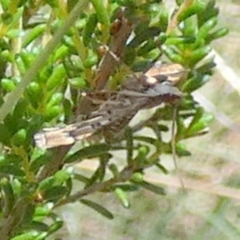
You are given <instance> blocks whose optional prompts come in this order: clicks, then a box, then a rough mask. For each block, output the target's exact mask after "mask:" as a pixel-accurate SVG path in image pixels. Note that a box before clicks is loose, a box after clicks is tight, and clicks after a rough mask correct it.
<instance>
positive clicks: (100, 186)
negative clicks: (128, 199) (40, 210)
mask: <svg viewBox="0 0 240 240" xmlns="http://www.w3.org/2000/svg"><path fill="white" fill-rule="evenodd" d="M135 170H136V169H133V168H125V169H123V170H122V172H121V173H120V174H119V176H117V177H113V178H111V179H109V180H107V181H104V182H101V183H95V184H93V185H91V186H90V187H88V188H86V189H83V190H81V191H78V192H76V193H75V194H73V195H71V196H69V197H68V198H66V199H63V200H60V201H59V203H57V204H56V205H55V206H54V208H56V207H59V206H61V205H65V204H67V203H71V202H76V201H77V200H79V199H80V198H82V197H84V196H86V195H89V194H91V193H94V192H99V191H103V190H106V189H108V188H109V187H112V186H113V184H114V183H118V182H126V181H127V180H129V179H130V178H131V176H132V174H133V173H134V171H135Z"/></svg>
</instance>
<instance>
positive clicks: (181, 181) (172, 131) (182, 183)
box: [171, 106, 186, 192]
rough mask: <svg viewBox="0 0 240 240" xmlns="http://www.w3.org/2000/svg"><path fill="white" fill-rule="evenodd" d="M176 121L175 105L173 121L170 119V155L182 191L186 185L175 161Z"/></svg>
mask: <svg viewBox="0 0 240 240" xmlns="http://www.w3.org/2000/svg"><path fill="white" fill-rule="evenodd" d="M176 122H177V106H175V107H174V108H173V121H172V129H171V148H172V156H173V163H174V167H175V169H176V172H177V175H178V178H179V181H180V184H181V187H182V190H183V192H185V191H186V187H185V185H184V182H183V178H182V172H181V169H180V168H179V167H178V163H177V154H176V140H175V130H176Z"/></svg>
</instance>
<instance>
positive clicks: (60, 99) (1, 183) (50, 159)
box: [0, 0, 227, 240]
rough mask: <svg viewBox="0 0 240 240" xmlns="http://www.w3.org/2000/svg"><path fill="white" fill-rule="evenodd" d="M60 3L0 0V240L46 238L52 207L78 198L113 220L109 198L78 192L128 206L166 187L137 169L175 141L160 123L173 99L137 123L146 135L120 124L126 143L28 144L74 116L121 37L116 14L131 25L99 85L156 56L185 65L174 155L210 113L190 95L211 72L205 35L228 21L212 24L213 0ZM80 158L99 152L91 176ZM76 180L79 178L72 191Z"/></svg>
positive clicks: (52, 224)
mask: <svg viewBox="0 0 240 240" xmlns="http://www.w3.org/2000/svg"><path fill="white" fill-rule="evenodd" d="M67 2H68V3H67V4H66V2H65V1H37V4H35V2H34V1H30V0H29V1H28V0H25V1H12V0H4V1H1V8H2V9H3V12H2V13H1V15H0V36H1V38H0V39H1V41H0V49H1V51H0V77H1V79H0V81H1V82H0V103H1V105H2V106H1V108H0V120H1V123H0V133H1V134H0V143H1V146H0V147H1V156H0V173H1V180H0V191H1V196H0V198H1V226H0V236H1V239H2V240H5V239H12V240H20V239H34V240H40V239H45V238H46V237H47V236H49V235H51V234H52V233H54V232H56V231H57V230H58V229H60V228H61V227H62V225H63V222H62V221H61V220H60V219H59V218H58V216H56V215H55V214H54V213H53V209H54V208H56V207H58V206H61V205H64V204H67V203H70V202H75V201H80V202H81V203H82V204H85V205H87V206H88V207H90V208H92V209H94V210H96V211H98V212H99V213H101V214H102V215H103V216H105V217H107V218H109V219H112V218H113V214H112V213H111V212H110V211H109V210H107V209H106V206H101V205H99V204H98V203H95V202H92V201H90V200H87V199H85V198H84V199H82V198H83V197H85V196H87V195H90V194H92V193H94V192H98V191H101V192H112V193H114V194H115V195H116V197H117V198H118V199H119V201H120V202H121V204H122V205H123V206H124V207H126V208H128V207H130V203H129V200H128V194H130V192H131V191H137V190H138V189H139V188H145V189H148V190H149V191H152V192H154V193H157V194H164V189H162V188H160V187H158V186H154V185H153V184H151V183H148V182H146V181H144V170H145V169H146V168H148V167H150V166H156V167H157V168H158V169H159V170H160V171H161V172H164V173H166V169H165V167H164V166H162V165H161V163H160V162H159V161H160V160H159V159H160V156H161V154H171V153H172V150H171V142H170V141H165V140H164V139H163V137H162V134H161V132H162V131H167V132H168V131H170V130H169V128H168V124H167V123H168V122H169V121H171V120H172V116H173V107H172V106H166V107H164V108H159V109H157V110H156V112H155V114H154V115H153V116H152V117H151V118H150V119H149V120H148V121H147V122H145V123H144V125H143V126H142V127H148V128H150V129H152V130H153V132H154V135H153V136H152V137H146V136H142V135H140V136H139V135H138V136H135V135H134V131H133V130H134V129H126V134H125V140H126V141H123V144H119V145H114V144H113V145H112V144H109V143H101V144H100V143H88V145H87V146H86V144H85V143H79V145H78V146H76V148H75V149H71V150H69V148H68V149H67V148H61V149H53V150H49V151H42V150H39V149H37V148H35V146H34V142H33V135H34V134H35V133H36V132H38V131H39V130H40V129H42V127H43V126H54V125H55V124H58V123H61V122H63V123H67V122H69V119H72V117H73V116H74V109H75V108H76V106H77V105H78V104H79V90H80V91H81V90H93V89H95V88H96V87H98V82H96V74H97V71H96V69H97V68H99V65H100V63H101V62H102V61H104V58H105V57H106V56H107V54H108V48H109V49H110V50H111V47H112V46H113V45H114V41H115V42H116V41H117V40H118V38H119V36H118V35H117V34H116V33H117V31H118V28H121V26H122V25H121V24H123V22H121V21H122V18H124V21H125V20H126V21H128V27H130V31H129V32H128V33H126V36H127V38H126V39H125V40H124V39H123V44H122V46H121V45H120V47H119V48H120V49H118V50H117V51H119V50H120V52H119V53H118V52H117V54H118V55H119V56H118V57H121V58H122V60H120V63H118V64H113V65H112V66H109V68H113V71H112V72H109V74H108V76H107V79H104V81H105V83H104V85H106V84H108V85H109V86H114V84H113V83H116V82H118V81H117V80H118V79H119V78H121V76H125V75H126V74H129V73H132V72H133V71H135V70H136V69H137V70H141V71H144V70H145V69H146V67H147V66H148V65H149V64H150V63H153V62H154V61H156V60H159V59H165V60H166V59H167V61H168V62H174V63H180V64H181V65H183V66H184V67H185V68H186V69H188V76H187V77H186V79H184V80H183V81H181V82H180V83H179V85H178V87H179V89H181V90H182V91H183V92H184V93H185V97H184V99H183V100H182V101H181V103H180V105H179V106H178V112H179V114H178V117H177V132H176V135H175V138H176V139H175V141H176V151H177V154H178V155H179V156H183V155H189V154H190V151H189V150H188V149H187V146H184V145H183V144H182V142H181V141H182V140H184V139H187V138H192V137H194V136H198V135H201V134H202V133H203V132H204V131H205V129H206V128H207V127H208V125H209V122H210V121H211V119H212V117H211V116H209V115H208V114H206V113H205V112H204V110H203V109H202V108H201V106H199V104H198V103H197V102H195V101H194V100H193V98H192V96H191V92H192V91H194V90H196V89H198V88H200V87H201V86H202V85H204V84H205V83H206V82H208V81H209V80H210V77H211V74H212V68H213V67H214V61H213V59H209V58H206V56H207V55H208V53H209V52H210V51H211V45H210V44H211V42H212V41H213V40H215V39H217V38H220V37H222V36H224V35H225V34H226V33H227V30H226V29H225V28H217V29H216V25H217V21H218V9H217V8H216V7H215V1H209V2H206V1H201V0H196V1H176V2H177V4H176V12H175V14H173V15H171V14H172V13H170V12H168V10H167V9H166V8H165V6H164V4H163V3H160V1H133V0H125V1H124V0H122V1H121V0H109V1H100V0H91V1H84V0H82V1H67ZM88 2H91V4H92V7H90V3H88ZM190 2H192V3H190ZM75 4H76V5H75ZM46 9H47V12H45V11H46ZM123 9H124V10H123ZM39 14H40V16H41V18H38V15H39ZM170 16H171V17H170ZM75 20H76V21H75ZM21 23H22V24H21ZM114 34H115V35H114ZM130 35H131V37H130ZM116 36H117V37H116ZM120 37H121V36H120ZM127 39H130V40H127ZM101 47H107V48H106V49H107V50H106V53H104V54H101V51H100V49H101ZM204 58H206V59H204ZM116 65H118V66H116ZM126 69H127V70H126ZM119 76H120V77H119ZM108 79H109V82H108V83H106V80H108ZM186 120H190V123H188V124H186ZM188 122H189V121H188ZM117 150H121V151H122V152H126V162H124V163H121V164H116V163H113V162H111V161H112V159H113V158H114V153H115V151H117ZM86 158H88V159H91V158H95V159H98V160H99V166H98V168H97V169H96V170H95V172H93V173H92V176H90V177H87V176H83V175H80V174H77V173H75V172H74V171H72V169H71V168H69V167H68V165H67V163H71V164H73V163H78V162H80V161H82V160H84V159H86ZM122 164H124V167H123V168H122ZM120 165H121V166H120ZM107 170H110V174H111V175H110V176H107ZM73 180H75V181H80V182H82V183H83V188H82V189H81V190H79V191H78V192H75V193H72V186H73ZM136 201H137V200H136Z"/></svg>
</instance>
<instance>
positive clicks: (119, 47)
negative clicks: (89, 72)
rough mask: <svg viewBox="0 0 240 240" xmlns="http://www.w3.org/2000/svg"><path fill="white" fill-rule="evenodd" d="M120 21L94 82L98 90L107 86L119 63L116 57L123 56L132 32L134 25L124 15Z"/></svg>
mask: <svg viewBox="0 0 240 240" xmlns="http://www.w3.org/2000/svg"><path fill="white" fill-rule="evenodd" d="M123 14H124V13H123ZM120 21H121V26H120V28H119V29H118V31H117V32H116V33H115V34H114V36H113V39H112V41H111V43H110V46H109V51H108V52H107V53H106V55H105V56H104V58H103V61H102V63H101V65H100V67H99V69H98V71H97V74H96V76H95V79H94V83H95V84H96V88H97V89H98V90H101V89H103V88H104V87H105V85H106V83H107V81H108V78H109V76H110V75H111V74H112V73H113V71H114V70H115V67H116V65H117V63H118V61H117V59H116V58H118V59H120V58H121V56H122V54H123V52H124V47H125V46H126V42H127V40H128V38H129V36H130V34H131V32H132V26H133V25H132V23H130V22H129V20H128V19H127V18H125V17H124V16H123V17H122V18H121V19H120Z"/></svg>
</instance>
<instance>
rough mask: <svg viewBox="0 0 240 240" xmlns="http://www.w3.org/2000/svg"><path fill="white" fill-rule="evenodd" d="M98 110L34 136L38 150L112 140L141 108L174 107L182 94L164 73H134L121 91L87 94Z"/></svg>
mask: <svg viewBox="0 0 240 240" xmlns="http://www.w3.org/2000/svg"><path fill="white" fill-rule="evenodd" d="M87 97H88V98H90V99H91V101H92V103H93V104H94V105H96V106H97V110H96V111H94V112H92V113H90V114H88V115H85V116H80V117H79V118H78V120H77V122H76V123H73V124H70V125H67V126H65V127H59V128H46V129H43V130H42V131H41V132H39V133H37V134H36V135H35V136H34V139H35V143H36V145H37V146H38V147H40V148H53V147H58V146H62V145H71V144H74V143H75V142H76V141H79V140H83V139H86V138H88V137H90V136H92V135H93V134H95V133H97V132H102V133H103V135H104V137H105V139H106V138H109V137H110V138H112V137H113V138H114V137H115V136H116V135H118V133H119V132H120V131H121V129H124V127H125V126H126V125H127V124H128V123H129V121H130V120H131V119H132V118H133V117H134V115H135V114H136V113H137V112H138V111H139V110H141V109H146V108H151V107H155V106H158V105H159V104H161V103H164V102H165V103H170V104H173V103H175V102H176V101H178V100H179V99H181V97H182V93H181V92H180V91H179V90H178V89H177V88H176V87H174V86H173V85H172V83H171V82H169V81H168V77H167V76H166V75H163V74H159V75H155V76H154V77H151V76H150V75H146V74H135V75H133V76H131V77H129V78H128V79H127V80H126V81H125V83H124V84H123V86H122V90H120V91H98V92H93V93H87Z"/></svg>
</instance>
